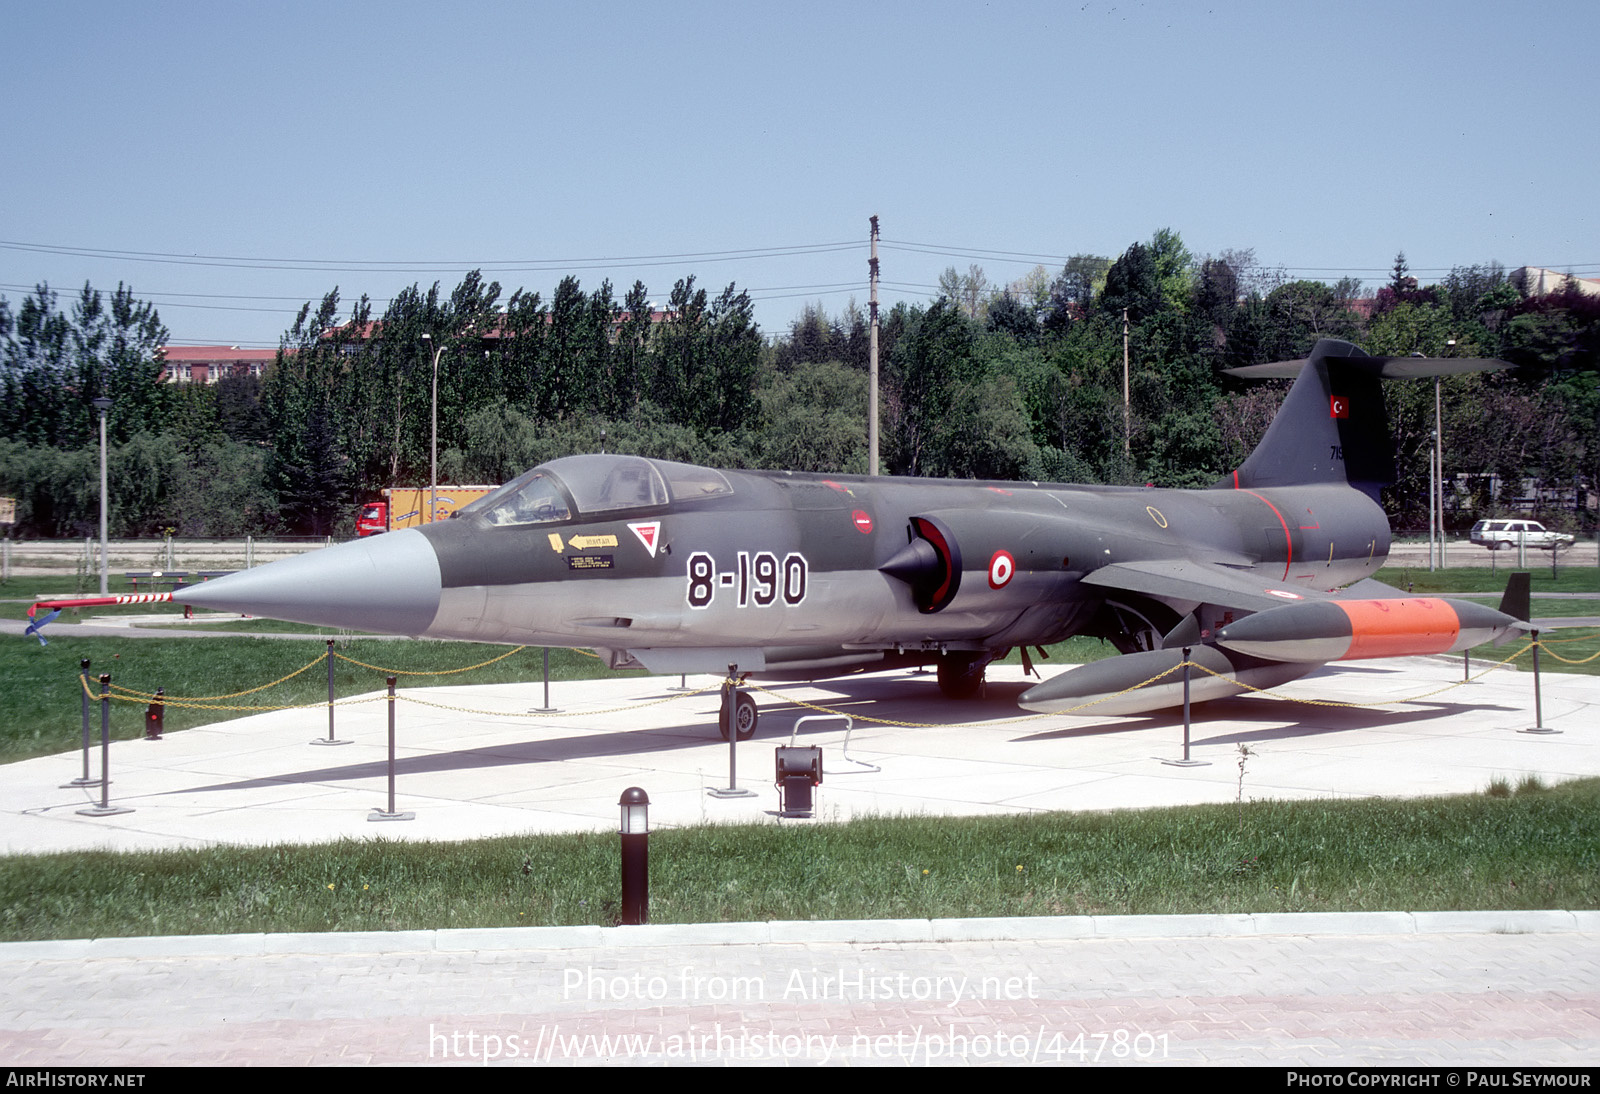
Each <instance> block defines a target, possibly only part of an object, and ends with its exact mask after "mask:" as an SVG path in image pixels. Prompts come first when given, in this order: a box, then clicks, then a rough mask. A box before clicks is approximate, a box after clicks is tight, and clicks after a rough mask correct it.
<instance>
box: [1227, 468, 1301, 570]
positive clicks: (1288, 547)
mask: <svg viewBox="0 0 1600 1094" xmlns="http://www.w3.org/2000/svg"><path fill="white" fill-rule="evenodd" d="M1234 475H1235V477H1237V476H1238V472H1237V471H1236V472H1234ZM1245 493H1246V494H1249V495H1250V496H1251V497H1252V498H1257V499H1259V500H1260V502H1261V504H1263V505H1265V506H1266V507H1267V508H1268V509H1271V510H1272V515H1273V516H1275V517H1277V518H1278V523H1279V524H1280V525H1282V526H1283V552H1284V553H1283V580H1285V581H1288V580H1289V564H1290V563H1292V562H1293V561H1294V542H1293V541H1292V540H1290V539H1289V522H1288V521H1286V520H1284V519H1283V514H1282V513H1280V512H1278V507H1277V506H1276V505H1273V504H1272V503H1271V502H1270V501H1268V500H1267V499H1266V498H1263V497H1261V495H1260V494H1258V493H1256V492H1255V491H1254V490H1246V491H1245Z"/></svg>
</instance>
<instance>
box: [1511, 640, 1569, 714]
mask: <svg viewBox="0 0 1600 1094" xmlns="http://www.w3.org/2000/svg"><path fill="white" fill-rule="evenodd" d="M1517 732H1519V733H1537V734H1540V735H1542V736H1547V735H1550V734H1554V733H1561V732H1562V730H1559V729H1547V728H1545V724H1544V702H1543V700H1542V698H1541V697H1540V694H1539V632H1538V631H1534V632H1533V728H1532V729H1521V730H1518V731H1517Z"/></svg>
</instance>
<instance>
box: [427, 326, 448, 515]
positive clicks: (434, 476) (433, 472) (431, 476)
mask: <svg viewBox="0 0 1600 1094" xmlns="http://www.w3.org/2000/svg"><path fill="white" fill-rule="evenodd" d="M422 340H423V341H424V342H427V343H428V344H429V345H431V346H433V455H432V457H431V458H430V460H429V472H428V523H429V524H432V523H433V515H434V513H435V512H437V511H438V507H439V355H440V354H441V353H443V352H444V346H443V345H440V344H438V343H436V342H435V341H434V339H433V335H431V334H424V335H423V336H422Z"/></svg>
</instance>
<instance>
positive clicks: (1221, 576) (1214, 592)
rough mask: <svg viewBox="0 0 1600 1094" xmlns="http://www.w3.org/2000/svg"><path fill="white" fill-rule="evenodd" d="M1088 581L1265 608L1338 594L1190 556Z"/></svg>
mask: <svg viewBox="0 0 1600 1094" xmlns="http://www.w3.org/2000/svg"><path fill="white" fill-rule="evenodd" d="M1083 582H1084V584H1085V585H1098V586H1100V587H1101V588H1105V589H1121V590H1124V591H1127V592H1135V593H1143V594H1144V595H1145V596H1153V597H1161V598H1164V599H1168V600H1193V601H1197V602H1199V603H1202V604H1219V605H1221V606H1223V607H1225V608H1238V609H1241V610H1243V611H1251V612H1262V611H1267V610H1268V609H1270V608H1281V607H1283V606H1284V605H1285V604H1293V603H1296V602H1298V601H1302V600H1330V599H1333V596H1334V594H1332V593H1325V592H1319V591H1317V590H1315V589H1306V588H1302V587H1299V586H1295V587H1292V588H1291V587H1288V586H1285V585H1283V584H1281V583H1278V582H1273V581H1269V580H1267V579H1265V578H1263V577H1262V576H1261V575H1260V574H1256V573H1252V572H1250V571H1249V570H1239V569H1234V568H1232V567H1230V566H1223V565H1219V564H1218V563H1214V562H1197V561H1193V560H1188V559H1152V560H1150V561H1146V562H1114V563H1112V564H1111V565H1109V566H1102V567H1101V568H1100V569H1098V570H1096V571H1094V573H1092V574H1089V575H1087V576H1085V577H1084V579H1083Z"/></svg>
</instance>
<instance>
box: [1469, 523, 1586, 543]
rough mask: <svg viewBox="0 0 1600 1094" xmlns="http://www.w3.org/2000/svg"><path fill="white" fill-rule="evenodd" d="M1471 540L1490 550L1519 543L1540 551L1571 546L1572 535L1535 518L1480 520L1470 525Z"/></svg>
mask: <svg viewBox="0 0 1600 1094" xmlns="http://www.w3.org/2000/svg"><path fill="white" fill-rule="evenodd" d="M1472 542H1473V543H1476V544H1478V545H1479V546H1480V547H1487V548H1489V550H1491V551H1499V550H1504V549H1509V548H1512V547H1515V546H1517V545H1518V544H1521V543H1526V544H1527V545H1528V546H1529V547H1537V548H1539V549H1540V550H1541V551H1559V550H1562V549H1563V548H1566V547H1571V546H1572V543H1573V537H1572V536H1570V535H1568V534H1567V533H1565V532H1551V531H1549V530H1548V529H1546V528H1545V526H1544V525H1542V524H1540V523H1539V522H1538V521H1536V520H1480V521H1479V522H1478V523H1477V524H1474V525H1473V526H1472Z"/></svg>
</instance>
